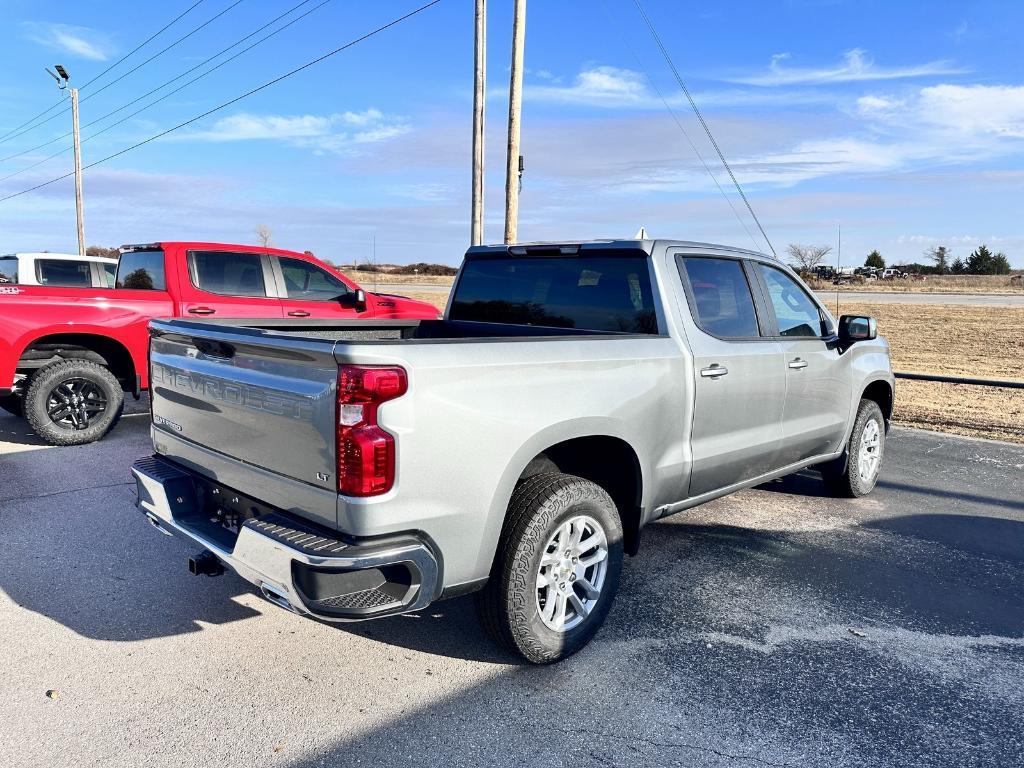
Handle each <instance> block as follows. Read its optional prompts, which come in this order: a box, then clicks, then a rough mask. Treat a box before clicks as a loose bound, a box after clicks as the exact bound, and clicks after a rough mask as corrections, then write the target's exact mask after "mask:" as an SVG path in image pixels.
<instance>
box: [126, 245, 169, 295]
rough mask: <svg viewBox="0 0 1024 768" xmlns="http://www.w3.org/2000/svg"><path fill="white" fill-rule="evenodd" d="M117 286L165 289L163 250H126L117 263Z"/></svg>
mask: <svg viewBox="0 0 1024 768" xmlns="http://www.w3.org/2000/svg"><path fill="white" fill-rule="evenodd" d="M116 287H118V288H131V289H134V290H138V291H166V290H167V279H166V278H165V277H164V252H163V251H128V252H126V253H122V254H121V260H120V261H119V262H118V263H117V283H116Z"/></svg>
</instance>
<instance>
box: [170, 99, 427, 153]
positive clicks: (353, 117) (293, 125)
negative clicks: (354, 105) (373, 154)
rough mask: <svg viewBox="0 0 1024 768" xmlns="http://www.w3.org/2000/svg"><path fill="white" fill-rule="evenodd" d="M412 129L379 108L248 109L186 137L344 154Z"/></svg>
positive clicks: (405, 122)
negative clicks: (285, 111)
mask: <svg viewBox="0 0 1024 768" xmlns="http://www.w3.org/2000/svg"><path fill="white" fill-rule="evenodd" d="M410 130H411V127H410V126H409V124H408V122H407V121H406V120H405V119H404V118H400V117H392V116H388V115H385V114H384V113H383V112H381V111H380V110H378V109H372V108H371V109H367V110H364V111H362V112H338V113H335V114H331V115H254V114H250V113H246V112H242V113H239V114H237V115H231V116H230V117H225V118H222V119H220V120H218V121H217V122H216V123H214V124H213V126H212V127H211V128H209V129H208V130H205V131H196V132H193V133H189V134H186V135H185V136H183V137H182V138H183V139H191V140H200V141H214V142H229V141H279V142H283V143H286V144H290V145H292V146H297V147H304V148H311V149H313V150H315V151H317V152H331V153H336V154H344V153H349V152H352V151H354V148H355V147H356V146H357V145H360V144H374V143H378V142H382V141H386V140H388V139H392V138H395V137H396V136H401V135H402V134H404V133H408V132H409V131H410Z"/></svg>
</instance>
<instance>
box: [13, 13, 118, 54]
mask: <svg viewBox="0 0 1024 768" xmlns="http://www.w3.org/2000/svg"><path fill="white" fill-rule="evenodd" d="M24 27H25V30H26V31H25V36H26V37H27V38H28V39H29V40H32V41H33V42H35V43H39V44H40V45H43V46H45V47H47V48H51V49H53V50H55V51H60V52H61V53H67V54H70V55H72V56H78V57H80V58H83V59H90V60H91V61H106V60H107V58H108V54H109V53H110V49H111V46H110V41H109V39H108V38H107V36H106V35H104V34H102V33H101V32H97V31H96V30H93V29H89V28H88V27H72V26H69V25H67V24H50V23H46V22H35V21H27V22H25V23H24Z"/></svg>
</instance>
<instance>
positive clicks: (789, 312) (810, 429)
mask: <svg viewBox="0 0 1024 768" xmlns="http://www.w3.org/2000/svg"><path fill="white" fill-rule="evenodd" d="M757 270H758V273H759V275H760V281H761V288H762V291H763V293H764V295H765V299H766V303H767V304H768V309H769V310H770V314H771V315H772V317H771V318H769V319H770V320H772V321H773V322H774V324H775V328H774V331H773V335H775V336H776V338H777V340H778V343H779V344H780V345H781V348H782V351H783V357H784V359H785V374H786V379H787V384H786V407H785V411H784V413H783V416H782V449H781V452H780V455H779V464H780V466H785V465H787V464H793V463H795V462H798V461H803V460H804V459H809V458H811V457H813V456H820V455H822V454H826V453H832V452H834V451H836V450H838V449H839V446H840V445H841V444H842V441H843V438H844V437H845V436H846V425H847V420H848V419H849V407H850V401H851V398H852V396H853V392H852V390H851V384H850V379H849V376H844V375H843V371H842V368H843V366H842V363H841V361H840V359H839V350H838V348H837V346H836V343H835V339H834V336H833V333H832V329H831V328H830V327H829V321H828V318H827V315H826V314H825V313H824V312H822V310H821V308H820V307H819V306H818V304H817V303H816V302H815V301H814V300H813V299H812V298H811V296H810V294H809V293H808V292H807V290H806V289H805V288H804V287H803V286H802V285H800V283H799V282H798V281H797V280H795V279H794V278H793V277H792V276H791V275H789V274H788V273H786V272H785V271H783V270H781V269H779V268H777V267H773V266H771V265H769V264H763V263H758V265H757Z"/></svg>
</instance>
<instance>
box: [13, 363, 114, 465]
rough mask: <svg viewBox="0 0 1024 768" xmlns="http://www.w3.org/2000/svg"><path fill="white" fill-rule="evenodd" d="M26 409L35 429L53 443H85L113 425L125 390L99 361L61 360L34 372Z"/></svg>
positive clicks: (94, 439)
mask: <svg viewBox="0 0 1024 768" xmlns="http://www.w3.org/2000/svg"><path fill="white" fill-rule="evenodd" d="M23 408H24V411H25V418H26V419H28V423H29V424H30V425H31V426H32V429H33V430H34V431H35V433H36V434H37V435H38V436H39V437H40V438H42V439H43V440H45V441H46V442H47V443H49V444H50V445H82V444H84V443H91V442H94V441H96V440H99V439H100V438H101V437H103V436H104V435H105V434H107V432H109V431H110V430H111V429H113V428H114V425H115V424H117V421H118V419H120V418H121V411H122V410H123V409H124V392H123V391H122V390H121V384H120V383H119V382H118V380H117V379H116V378H115V377H114V374H112V373H111V372H110V371H109V370H107V369H106V368H104V367H103V366H102V365H100V364H99V363H94V362H91V361H89V360H75V359H70V360H61V361H60V362H57V363H51V364H50V365H48V366H46V367H45V368H41V369H40V370H38V371H36V372H35V373H34V374H32V377H31V378H30V379H29V383H28V388H27V389H26V390H25V398H24V403H23Z"/></svg>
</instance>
